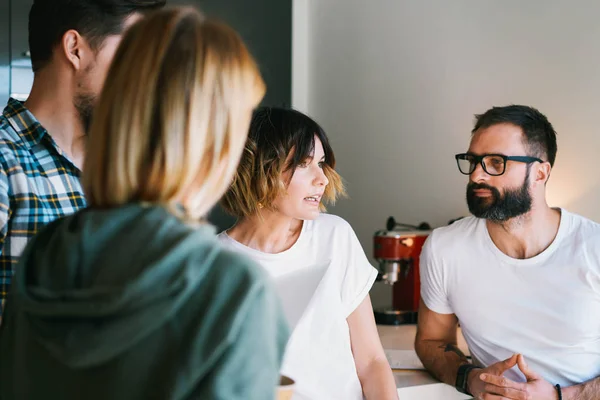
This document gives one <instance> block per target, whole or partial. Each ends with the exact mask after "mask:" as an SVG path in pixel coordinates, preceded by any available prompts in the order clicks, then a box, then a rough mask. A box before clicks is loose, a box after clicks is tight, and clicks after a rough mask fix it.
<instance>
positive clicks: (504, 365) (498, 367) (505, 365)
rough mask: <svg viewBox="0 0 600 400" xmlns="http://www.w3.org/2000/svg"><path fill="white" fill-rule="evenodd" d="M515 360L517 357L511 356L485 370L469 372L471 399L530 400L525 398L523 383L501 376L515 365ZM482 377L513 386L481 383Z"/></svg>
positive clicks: (487, 382) (468, 383) (515, 355)
mask: <svg viewBox="0 0 600 400" xmlns="http://www.w3.org/2000/svg"><path fill="white" fill-rule="evenodd" d="M517 360H518V355H517V354H513V356H512V357H510V358H507V359H506V360H504V361H500V362H497V363H495V364H492V365H490V366H489V367H487V368H483V369H476V370H473V371H471V372H470V373H469V379H468V382H467V387H468V389H469V392H471V394H472V395H473V397H474V398H475V399H478V400H488V399H491V400H500V399H502V400H504V399H511V400H530V399H529V398H528V397H527V393H526V392H524V391H523V390H524V389H525V384H524V383H517V382H512V381H511V380H508V379H506V378H505V377H503V376H502V374H504V373H505V372H506V371H508V370H509V369H511V368H512V367H514V366H515V365H517ZM482 376H486V377H494V378H495V381H494V382H498V383H505V381H506V382H511V383H513V385H510V386H508V387H507V386H502V385H499V384H495V383H490V382H489V381H483V380H482V379H481V377H482ZM519 385H521V386H519Z"/></svg>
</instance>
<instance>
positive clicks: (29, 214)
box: [0, 99, 86, 318]
mask: <svg viewBox="0 0 600 400" xmlns="http://www.w3.org/2000/svg"><path fill="white" fill-rule="evenodd" d="M79 176H80V171H79V169H78V168H77V167H76V166H75V165H74V164H73V163H72V162H71V161H69V159H68V158H67V157H66V155H65V154H64V153H63V151H62V150H60V149H59V148H58V146H57V145H56V143H55V142H54V140H53V139H52V137H51V136H50V135H49V134H48V132H46V130H45V129H44V128H43V127H42V126H41V125H40V123H39V122H38V121H37V120H36V119H35V117H34V116H33V115H32V114H31V113H30V112H29V111H28V110H27V109H26V108H25V107H24V105H23V104H22V103H21V102H19V101H17V100H14V99H10V100H9V101H8V105H7V106H6V108H5V109H4V112H3V113H2V115H0V300H1V304H0V318H1V317H2V308H3V306H4V300H5V299H6V296H7V293H8V290H9V287H10V283H11V279H12V276H13V272H14V268H15V265H16V264H17V262H18V260H19V256H20V255H21V253H22V252H23V249H24V248H25V245H26V244H27V241H28V240H29V239H30V238H31V237H32V236H33V235H35V234H36V232H37V231H38V230H39V229H40V228H42V227H43V226H44V225H45V224H47V223H48V222H50V221H52V220H54V219H56V218H58V217H61V216H64V215H67V214H71V213H74V212H75V211H77V210H78V209H80V208H82V207H85V205H86V202H85V198H84V195H83V190H82V188H81V184H80V182H79Z"/></svg>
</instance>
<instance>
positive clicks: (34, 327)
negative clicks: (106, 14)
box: [0, 8, 288, 400]
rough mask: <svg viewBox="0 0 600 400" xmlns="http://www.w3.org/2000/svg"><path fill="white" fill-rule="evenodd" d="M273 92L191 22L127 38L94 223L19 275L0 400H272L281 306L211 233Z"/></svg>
mask: <svg viewBox="0 0 600 400" xmlns="http://www.w3.org/2000/svg"><path fill="white" fill-rule="evenodd" d="M264 92H265V86H264V83H263V80H262V78H261V76H260V73H259V71H258V68H257V66H256V64H255V62H254V60H253V58H252V56H251V55H250V54H249V53H248V51H247V49H246V47H245V46H244V44H243V42H242V41H241V39H240V37H239V36H238V35H237V34H236V33H235V32H234V31H233V30H232V29H231V28H229V27H227V26H225V25H223V24H220V23H217V22H214V21H211V20H210V19H205V18H204V17H203V16H202V15H201V14H200V13H198V12H197V11H195V10H194V9H192V8H172V9H165V10H163V11H159V12H156V13H154V14H151V15H149V16H147V17H145V18H143V19H141V20H140V21H138V22H137V23H135V24H134V25H133V26H132V28H130V29H129V30H128V31H127V33H126V35H125V37H124V39H123V41H122V43H121V45H120V47H119V49H118V51H117V54H116V57H115V59H114V62H113V64H112V67H111V68H110V71H109V73H108V77H107V81H106V84H105V86H104V89H103V92H102V94H101V97H100V99H99V103H98V105H97V108H96V110H95V114H94V118H93V124H92V128H91V132H90V136H89V139H88V143H87V159H86V161H85V165H84V171H83V187H84V188H85V193H86V195H87V201H88V205H89V207H88V208H87V209H85V210H82V211H80V212H78V213H77V214H75V215H72V216H69V217H66V218H63V219H60V220H57V221H55V222H53V223H50V224H49V225H48V226H47V227H45V228H43V229H42V230H41V231H40V233H39V234H38V235H37V236H35V237H34V238H33V239H32V240H31V242H30V243H29V245H28V246H27V248H26V250H25V252H24V253H23V256H22V258H21V261H20V263H19V265H18V268H16V276H15V283H14V285H13V287H12V292H11V293H10V294H9V298H8V301H7V304H6V309H5V314H4V321H3V325H2V328H1V329H0V354H2V356H1V357H0V376H2V385H0V386H1V388H0V398H2V399H6V400H11V399H41V398H46V397H47V396H50V397H51V398H57V399H62V400H64V399H67V400H68V399H86V400H90V399H102V400H106V399H111V400H115V399H116V400H120V399H123V400H125V399H127V400H132V399H227V400H235V399H240V400H241V399H244V400H246V399H257V400H265V399H274V398H275V389H276V385H277V384H278V379H279V371H280V368H281V359H282V357H283V352H284V349H285V344H286V341H287V337H288V331H287V326H286V323H285V319H284V317H283V313H282V311H281V309H280V306H279V303H278V298H277V294H276V293H275V291H274V289H272V287H271V286H270V285H269V284H268V283H267V282H268V281H269V277H268V275H266V274H265V273H264V272H262V268H260V267H259V266H257V265H255V264H254V263H252V262H251V261H249V260H247V259H246V258H244V257H241V256H240V255H238V254H235V253H233V252H229V251H226V250H223V246H221V245H220V244H219V243H218V241H217V240H216V237H215V232H214V228H211V227H210V226H209V225H208V224H206V223H203V222H202V221H201V218H202V217H203V216H204V215H205V214H206V213H207V211H208V210H209V209H210V208H211V207H212V206H213V205H214V204H215V203H216V202H217V200H218V199H219V197H221V195H222V194H223V193H224V192H225V190H226V189H227V185H228V182H229V181H230V180H231V178H232V177H233V175H234V172H235V171H236V167H237V164H238V161H239V157H240V154H241V152H242V150H243V147H244V143H245V141H246V137H247V132H248V125H249V123H250V118H251V115H252V110H253V109H254V108H255V107H256V106H257V104H258V103H259V101H260V99H261V98H262V96H263V95H264ZM57 201H69V199H57Z"/></svg>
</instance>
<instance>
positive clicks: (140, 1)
mask: <svg viewBox="0 0 600 400" xmlns="http://www.w3.org/2000/svg"><path fill="white" fill-rule="evenodd" d="M165 3H166V0H35V1H34V2H33V6H32V7H31V10H30V11H29V51H30V52H31V64H32V66H33V71H34V72H35V71H38V70H39V69H41V68H43V67H44V66H46V65H47V64H48V63H49V62H50V61H51V60H52V50H53V48H54V46H56V45H57V44H58V43H60V41H61V39H62V37H63V35H64V34H65V33H66V32H67V31H68V30H70V29H74V30H76V31H77V32H79V34H80V35H81V36H83V37H84V38H85V39H86V40H87V41H88V43H89V44H90V46H91V48H92V49H93V50H94V51H98V50H99V49H100V48H101V47H102V45H103V44H104V41H105V39H106V38H107V37H108V36H110V35H115V34H119V33H121V32H122V31H123V23H124V21H125V20H126V19H127V17H129V16H130V15H132V14H133V13H136V12H145V11H150V10H154V9H157V8H160V7H163V6H164V5H165Z"/></svg>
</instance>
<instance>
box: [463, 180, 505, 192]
mask: <svg viewBox="0 0 600 400" xmlns="http://www.w3.org/2000/svg"><path fill="white" fill-rule="evenodd" d="M477 189H487V190H491V191H497V190H498V189H497V188H495V187H493V186H490V185H488V184H487V183H473V182H471V183H469V184H468V185H467V190H477Z"/></svg>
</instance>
